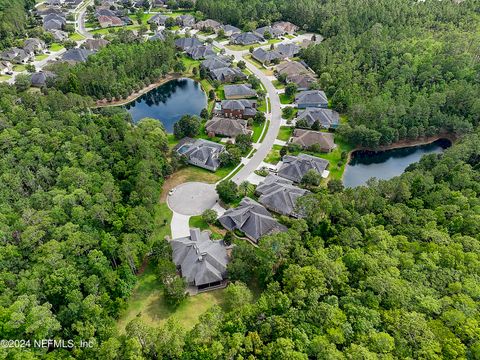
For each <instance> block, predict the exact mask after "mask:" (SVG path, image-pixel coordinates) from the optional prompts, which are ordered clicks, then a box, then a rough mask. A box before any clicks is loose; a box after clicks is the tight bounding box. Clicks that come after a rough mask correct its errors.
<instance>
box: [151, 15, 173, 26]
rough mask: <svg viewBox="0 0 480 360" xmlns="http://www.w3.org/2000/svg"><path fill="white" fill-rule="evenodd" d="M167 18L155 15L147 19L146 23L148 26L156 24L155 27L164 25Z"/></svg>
mask: <svg viewBox="0 0 480 360" xmlns="http://www.w3.org/2000/svg"><path fill="white" fill-rule="evenodd" d="M167 19H168V16H166V15H162V14H155V15H153V16H152V17H151V18H150V19H148V21H147V23H149V24H157V25H165V22H166V21H167Z"/></svg>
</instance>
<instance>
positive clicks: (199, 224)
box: [188, 215, 227, 240]
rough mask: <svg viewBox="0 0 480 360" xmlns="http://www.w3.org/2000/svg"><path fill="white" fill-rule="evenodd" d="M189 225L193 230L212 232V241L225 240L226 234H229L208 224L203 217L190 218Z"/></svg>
mask: <svg viewBox="0 0 480 360" xmlns="http://www.w3.org/2000/svg"><path fill="white" fill-rule="evenodd" d="M188 225H189V226H190V227H191V228H199V229H200V230H210V232H211V235H210V239H212V240H220V239H223V237H224V236H225V233H226V232H227V231H226V230H225V229H223V228H219V227H217V226H215V225H209V224H207V223H206V222H205V221H204V220H203V219H202V215H196V216H192V217H190V220H189V221H188Z"/></svg>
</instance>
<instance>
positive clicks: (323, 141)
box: [290, 129, 337, 153]
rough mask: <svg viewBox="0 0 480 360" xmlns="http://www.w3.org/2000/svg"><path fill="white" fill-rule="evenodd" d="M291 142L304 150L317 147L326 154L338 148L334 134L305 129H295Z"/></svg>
mask: <svg viewBox="0 0 480 360" xmlns="http://www.w3.org/2000/svg"><path fill="white" fill-rule="evenodd" d="M290 142H291V143H292V144H296V145H298V146H300V147H301V148H302V149H311V148H313V147H317V148H318V149H319V150H320V151H322V152H326V153H328V152H330V151H332V150H333V149H335V148H336V147H337V145H336V144H335V141H334V140H333V134H332V133H329V132H323V131H313V130H305V129H295V130H294V131H293V136H292V137H291V139H290Z"/></svg>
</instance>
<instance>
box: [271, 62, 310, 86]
mask: <svg viewBox="0 0 480 360" xmlns="http://www.w3.org/2000/svg"><path fill="white" fill-rule="evenodd" d="M275 71H276V73H277V74H280V75H284V76H285V77H286V81H287V83H294V84H296V85H297V87H298V90H308V89H310V87H311V86H312V85H313V84H314V83H315V82H316V80H317V78H316V75H315V74H314V73H313V72H312V71H310V70H309V69H308V68H307V67H306V66H305V65H304V64H302V63H301V62H298V61H287V62H284V63H282V64H280V65H278V66H277V67H276V68H275Z"/></svg>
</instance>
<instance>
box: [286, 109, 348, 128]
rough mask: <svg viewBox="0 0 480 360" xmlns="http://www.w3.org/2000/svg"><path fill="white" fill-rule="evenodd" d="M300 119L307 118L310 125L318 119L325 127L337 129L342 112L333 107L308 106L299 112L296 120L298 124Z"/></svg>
mask: <svg viewBox="0 0 480 360" xmlns="http://www.w3.org/2000/svg"><path fill="white" fill-rule="evenodd" d="M300 120H305V121H306V123H307V126H308V127H312V125H313V124H314V123H315V122H316V121H318V122H319V123H320V126H321V127H322V128H324V129H330V128H332V129H335V128H336V127H338V124H339V123H340V114H339V113H337V112H336V111H334V110H331V109H322V108H306V109H305V110H303V111H302V112H300V113H299V114H298V116H297V118H296V120H295V121H296V123H297V124H298V122H299V121H300Z"/></svg>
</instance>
